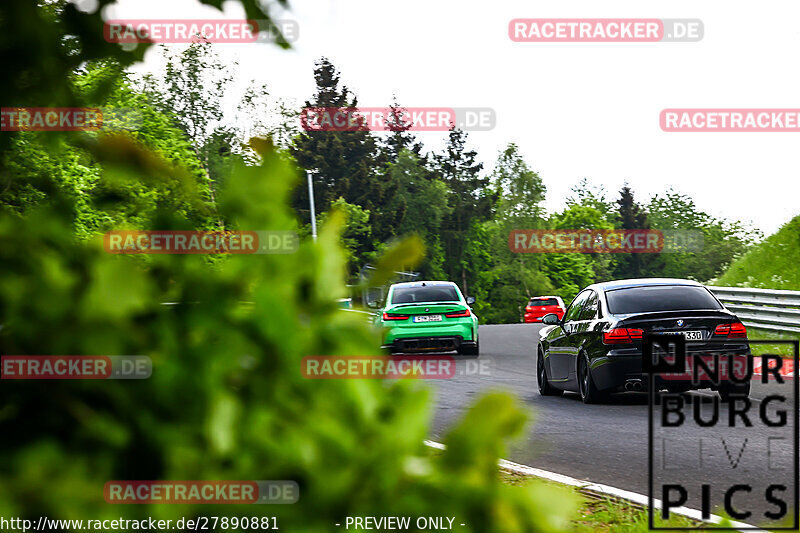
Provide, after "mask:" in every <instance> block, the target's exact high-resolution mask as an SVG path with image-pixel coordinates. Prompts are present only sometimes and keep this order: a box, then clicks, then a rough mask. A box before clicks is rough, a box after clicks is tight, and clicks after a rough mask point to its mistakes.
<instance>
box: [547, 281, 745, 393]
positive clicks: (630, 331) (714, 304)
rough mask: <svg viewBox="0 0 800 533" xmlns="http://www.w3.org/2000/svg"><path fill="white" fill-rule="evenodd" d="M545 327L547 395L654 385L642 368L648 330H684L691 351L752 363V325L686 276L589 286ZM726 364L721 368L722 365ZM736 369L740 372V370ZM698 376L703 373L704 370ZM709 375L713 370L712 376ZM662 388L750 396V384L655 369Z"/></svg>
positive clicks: (596, 391)
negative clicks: (746, 324)
mask: <svg viewBox="0 0 800 533" xmlns="http://www.w3.org/2000/svg"><path fill="white" fill-rule="evenodd" d="M542 322H543V323H545V324H548V325H549V326H547V327H545V328H543V329H542V330H541V331H540V340H539V343H538V349H537V381H538V385H539V392H540V393H541V394H542V395H558V394H561V393H562V392H564V391H572V392H577V393H579V394H580V395H581V398H582V399H583V401H584V403H596V402H599V401H602V400H603V399H605V398H606V397H607V395H608V394H609V393H612V392H622V391H643V390H647V387H648V383H649V379H648V375H647V374H646V373H645V372H644V371H643V365H642V361H643V357H642V351H643V349H642V338H643V336H644V335H645V334H650V335H657V334H663V333H672V334H682V335H683V336H684V337H685V339H686V353H687V357H688V358H691V357H692V356H693V355H694V356H697V357H701V358H705V356H707V355H709V354H713V353H714V352H716V353H718V354H720V359H721V360H725V361H727V358H728V354H733V359H732V360H733V363H734V365H736V367H737V368H739V364H740V363H741V364H742V365H746V364H749V363H748V359H749V357H750V348H749V344H748V342H747V331H746V329H745V327H744V325H743V324H742V323H741V321H740V320H739V319H738V318H737V317H736V315H735V314H733V313H731V312H730V311H728V310H727V309H725V307H724V306H723V305H722V304H721V303H720V302H719V300H717V298H716V297H715V296H714V295H713V294H712V293H711V291H709V290H708V289H707V288H706V287H704V286H703V285H702V284H700V283H697V282H695V281H689V280H681V279H630V280H619V281H610V282H606V283H597V284H594V285H590V286H588V287H587V288H585V289H584V290H583V291H581V292H580V293H579V294H578V295H577V296H576V297H575V299H574V300H573V301H572V303H571V304H570V305H569V307H568V308H567V312H566V313H565V314H564V317H563V319H561V320H559V319H558V317H557V316H556V315H555V314H550V315H546V316H544V317H543V318H542ZM720 368H722V366H721V365H720ZM736 375H740V374H739V373H738V371H737V374H736ZM699 377H702V375H701V376H699ZM705 377H708V376H705ZM654 383H655V388H657V389H659V390H662V389H667V390H671V391H685V390H690V389H699V388H712V389H715V390H717V391H718V392H719V394H720V396H721V397H722V398H723V399H726V398H727V397H729V396H730V395H731V394H736V395H748V394H749V393H750V383H749V382H746V383H735V382H734V381H732V380H730V379H728V378H725V379H723V380H719V381H718V383H715V382H712V381H708V380H706V381H700V382H696V383H693V382H692V380H691V376H690V375H688V374H687V375H686V376H685V377H683V378H681V376H680V375H679V374H675V375H672V376H670V375H656V376H655V377H654Z"/></svg>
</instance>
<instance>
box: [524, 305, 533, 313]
mask: <svg viewBox="0 0 800 533" xmlns="http://www.w3.org/2000/svg"><path fill="white" fill-rule="evenodd" d="M531 311H533V307H531V306H530V305H529V306H527V307H525V312H526V313H530V312H531Z"/></svg>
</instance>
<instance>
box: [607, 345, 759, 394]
mask: <svg viewBox="0 0 800 533" xmlns="http://www.w3.org/2000/svg"><path fill="white" fill-rule="evenodd" d="M702 353H703V354H704V355H705V354H707V353H708V352H702ZM717 353H719V354H720V358H721V359H725V360H726V361H727V358H728V354H729V353H730V354H731V355H733V357H734V364H735V365H737V368H739V367H738V365H739V364H742V365H747V364H748V359H749V358H750V357H751V356H750V351H749V350H747V352H746V353H742V351H735V352H726V351H722V350H720V351H717ZM688 355H689V356H690V357H691V356H693V355H695V354H693V353H689V354H688ZM741 368H745V369H746V368H747V367H746V366H744V367H741ZM592 379H593V380H594V382H595V385H596V386H597V388H598V389H600V390H608V391H613V390H624V387H625V383H626V382H628V381H636V380H638V381H640V382H641V385H642V390H647V388H648V386H649V383H650V375H649V374H647V373H646V372H644V371H643V367H642V355H641V353H640V354H637V355H616V356H614V355H607V356H603V357H597V358H595V359H594V360H593V361H592ZM653 380H654V381H653V383H654V385H655V386H656V387H657V388H658V389H666V388H669V389H674V390H695V389H706V388H715V387H716V384H715V383H714V382H712V381H711V380H700V381H699V382H698V383H697V384H694V383H692V380H691V377H689V376H688V375H687V376H683V375H673V376H665V375H658V374H656V375H655V376H654V377H653ZM720 380H721V381H726V380H727V377H726V376H724V375H723V376H721V377H720Z"/></svg>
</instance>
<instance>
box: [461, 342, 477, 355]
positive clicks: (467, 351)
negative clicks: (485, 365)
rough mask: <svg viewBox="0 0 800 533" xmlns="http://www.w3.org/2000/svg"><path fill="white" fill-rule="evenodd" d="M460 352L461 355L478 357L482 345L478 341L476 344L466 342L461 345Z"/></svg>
mask: <svg viewBox="0 0 800 533" xmlns="http://www.w3.org/2000/svg"><path fill="white" fill-rule="evenodd" d="M458 353H459V354H461V355H471V356H473V357H478V356H479V355H480V354H481V346H480V343H479V342H478V341H475V344H474V345H473V344H465V345H464V346H459V348H458Z"/></svg>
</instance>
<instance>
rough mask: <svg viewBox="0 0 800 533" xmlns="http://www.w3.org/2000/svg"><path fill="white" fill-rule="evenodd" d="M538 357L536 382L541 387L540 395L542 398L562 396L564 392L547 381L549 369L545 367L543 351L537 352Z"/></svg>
mask: <svg viewBox="0 0 800 533" xmlns="http://www.w3.org/2000/svg"><path fill="white" fill-rule="evenodd" d="M537 352H538V356H537V357H536V382H537V383H538V385H539V394H541V395H542V396H561V394H562V393H563V392H564V391H562V390H561V389H557V388H555V387H553V386H552V385H550V382H549V381H547V368H545V366H544V356H543V355H542V350H537Z"/></svg>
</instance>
